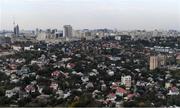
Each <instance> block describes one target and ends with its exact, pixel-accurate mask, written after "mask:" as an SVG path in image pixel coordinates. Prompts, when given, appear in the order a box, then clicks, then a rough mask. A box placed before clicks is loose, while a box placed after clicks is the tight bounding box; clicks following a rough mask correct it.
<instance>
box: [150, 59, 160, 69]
mask: <svg viewBox="0 0 180 108" xmlns="http://www.w3.org/2000/svg"><path fill="white" fill-rule="evenodd" d="M158 66H159V65H158V56H150V60H149V69H150V70H154V69H156V68H158Z"/></svg>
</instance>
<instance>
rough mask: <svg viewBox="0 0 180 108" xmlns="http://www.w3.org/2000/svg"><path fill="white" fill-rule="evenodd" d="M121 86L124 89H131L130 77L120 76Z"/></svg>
mask: <svg viewBox="0 0 180 108" xmlns="http://www.w3.org/2000/svg"><path fill="white" fill-rule="evenodd" d="M121 84H123V85H125V86H126V88H130V87H131V76H130V75H127V76H121Z"/></svg>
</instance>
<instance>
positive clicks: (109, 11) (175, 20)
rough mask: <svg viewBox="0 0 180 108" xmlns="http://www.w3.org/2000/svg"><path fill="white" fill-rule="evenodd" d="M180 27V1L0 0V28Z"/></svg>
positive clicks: (179, 28) (123, 28) (127, 28)
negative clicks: (14, 23)
mask: <svg viewBox="0 0 180 108" xmlns="http://www.w3.org/2000/svg"><path fill="white" fill-rule="evenodd" d="M13 20H15V21H16V23H18V24H19V26H20V29H35V28H42V29H46V28H58V29H61V28H62V26H63V25H65V24H71V25H72V26H73V28H75V29H83V28H89V29H92V28H112V29H114V28H117V29H120V30H130V29H178V30H180V0H0V29H1V30H2V29H12V28H13Z"/></svg>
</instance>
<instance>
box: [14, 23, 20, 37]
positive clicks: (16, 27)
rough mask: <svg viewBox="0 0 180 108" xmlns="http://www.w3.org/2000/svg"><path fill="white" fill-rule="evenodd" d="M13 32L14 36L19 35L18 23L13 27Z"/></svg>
mask: <svg viewBox="0 0 180 108" xmlns="http://www.w3.org/2000/svg"><path fill="white" fill-rule="evenodd" d="M14 34H15V36H19V26H18V24H17V25H16V26H15V27H14Z"/></svg>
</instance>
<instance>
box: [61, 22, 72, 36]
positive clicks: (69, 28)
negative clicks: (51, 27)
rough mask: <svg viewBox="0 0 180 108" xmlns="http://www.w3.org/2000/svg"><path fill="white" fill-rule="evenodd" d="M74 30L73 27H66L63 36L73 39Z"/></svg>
mask: <svg viewBox="0 0 180 108" xmlns="http://www.w3.org/2000/svg"><path fill="white" fill-rule="evenodd" d="M72 34H73V30H72V26H71V25H64V31H63V36H64V37H68V38H69V37H72Z"/></svg>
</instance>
